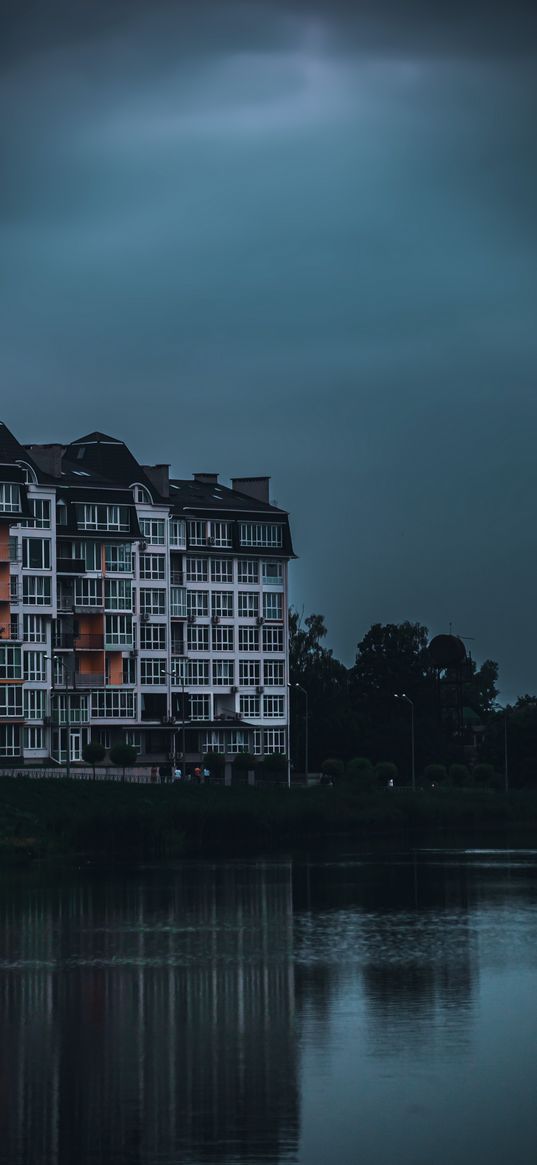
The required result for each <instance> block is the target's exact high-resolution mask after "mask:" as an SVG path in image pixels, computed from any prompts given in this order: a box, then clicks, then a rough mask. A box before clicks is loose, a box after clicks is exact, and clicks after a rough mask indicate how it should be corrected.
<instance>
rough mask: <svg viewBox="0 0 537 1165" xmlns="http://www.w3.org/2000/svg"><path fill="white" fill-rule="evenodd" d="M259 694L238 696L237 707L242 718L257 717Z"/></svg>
mask: <svg viewBox="0 0 537 1165" xmlns="http://www.w3.org/2000/svg"><path fill="white" fill-rule="evenodd" d="M259 703H260V701H259V696H240V698H239V708H240V714H241V716H242V718H243V720H248V719H255V718H257V717H259Z"/></svg>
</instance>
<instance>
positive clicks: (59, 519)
mask: <svg viewBox="0 0 537 1165" xmlns="http://www.w3.org/2000/svg"><path fill="white" fill-rule="evenodd" d="M56 525H57V526H66V525H67V506H66V504H65V502H64V501H62V500H60V501H59V502H57V503H56Z"/></svg>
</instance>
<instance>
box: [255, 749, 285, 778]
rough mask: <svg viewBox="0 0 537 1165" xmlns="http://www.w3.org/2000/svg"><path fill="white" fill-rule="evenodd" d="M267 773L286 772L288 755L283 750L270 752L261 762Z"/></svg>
mask: <svg viewBox="0 0 537 1165" xmlns="http://www.w3.org/2000/svg"><path fill="white" fill-rule="evenodd" d="M260 768H263V770H264V772H266V773H286V772H287V757H286V756H284V754H283V753H281V752H269V753H267V755H266V756H264V757H263V760H262V761H261V763H260Z"/></svg>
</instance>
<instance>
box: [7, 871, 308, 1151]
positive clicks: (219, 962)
mask: <svg viewBox="0 0 537 1165" xmlns="http://www.w3.org/2000/svg"><path fill="white" fill-rule="evenodd" d="M41 902H42V906H41V908H40V910H39V911H36V910H35V909H34V908H33V907H31V906H29V904H28V896H24V899H23V903H21V906H20V908H19V910H18V911H17V910H16V909H15V908H14V909H13V912H12V913H13V916H12V920H11V921H12V927H11V930H10V932H9V934H10V938H9V939H8V938H6V939H5V940H4V939H3V938H1V937H0V959H1V960H2V961H3V963H4V966H8V965H10V967H11V969H10V970H9V971H8V972H7V973H4V975H3V978H2V986H1V987H0V1017H1V1018H3V1017H4V1016H7V1020H8V1022H7V1023H4V1024H2V1030H3V1047H2V1056H3V1057H4V1058H5V1064H7V1067H6V1066H4V1070H3V1072H2V1074H1V1075H0V1162H2V1165H4V1162H5V1163H6V1165H7V1162H8V1161H9V1165H22V1163H24V1165H33V1162H34V1161H35V1162H36V1165H37V1162H39V1165H56V1163H57V1165H72V1163H73V1162H77V1165H79V1163H80V1165H84V1163H86V1162H89V1161H95V1160H103V1161H105V1160H110V1161H113V1160H117V1161H128V1162H132V1163H133V1165H135V1163H139V1165H143V1163H145V1162H152V1161H154V1160H156V1159H160V1158H161V1157H162V1158H165V1159H171V1158H172V1157H173V1158H174V1159H175V1158H177V1160H187V1159H191V1158H194V1159H195V1160H199V1161H202V1160H205V1161H207V1162H216V1161H219V1160H222V1161H225V1160H226V1159H228V1158H231V1157H233V1158H234V1159H236V1160H244V1161H247V1162H250V1161H252V1160H255V1159H258V1158H259V1157H261V1156H263V1157H266V1158H269V1159H277V1158H278V1156H279V1155H280V1154H281V1153H282V1152H283V1150H284V1148H289V1150H290V1151H294V1150H296V1143H297V1136H298V1132H297V1130H298V1087H297V1062H296V1056H297V1053H296V1046H295V1038H294V1028H293V1022H294V1021H293V1009H294V980H293V972H292V962H291V960H292V914H291V895H290V869H289V868H288V867H285V866H279V867H272V868H271V867H267V868H265V867H262V866H259V867H244V868H241V867H238V866H237V867H232V866H228V867H224V866H220V867H214V869H211V868H210V867H207V866H205V867H202V866H200V867H196V866H194V865H193V866H192V867H189V868H188V869H185V870H182V871H180V872H178V873H176V874H174V873H172V874H170V875H168V876H166V875H164V874H162V873H160V874H151V873H148V874H147V875H144V881H138V879H133V880H132V881H128V880H126V881H114V882H112V883H107V884H105V883H104V882H102V883H101V882H98V881H96V882H94V883H93V884H88V883H86V884H84V885H81V884H80V883H79V884H76V885H73V886H71V887H68V888H66V889H64V890H58V891H53V892H51V893H49V894H48V896H42V899H41ZM30 959H31V960H32V961H33V965H31V963H29V961H28V960H30ZM16 962H19V963H20V964H21V965H20V968H19V969H16V968H15V966H14V965H13V964H14V963H16ZM10 1017H11V1018H10Z"/></svg>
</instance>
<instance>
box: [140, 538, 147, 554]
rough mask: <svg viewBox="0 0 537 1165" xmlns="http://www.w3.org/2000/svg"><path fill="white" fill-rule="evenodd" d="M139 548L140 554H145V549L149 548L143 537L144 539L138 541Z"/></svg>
mask: <svg viewBox="0 0 537 1165" xmlns="http://www.w3.org/2000/svg"><path fill="white" fill-rule="evenodd" d="M138 549H139V551H140V554H143V552H144V550H147V542H144V541H143V539H142V540H141V541H140V542H139V543H138Z"/></svg>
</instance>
